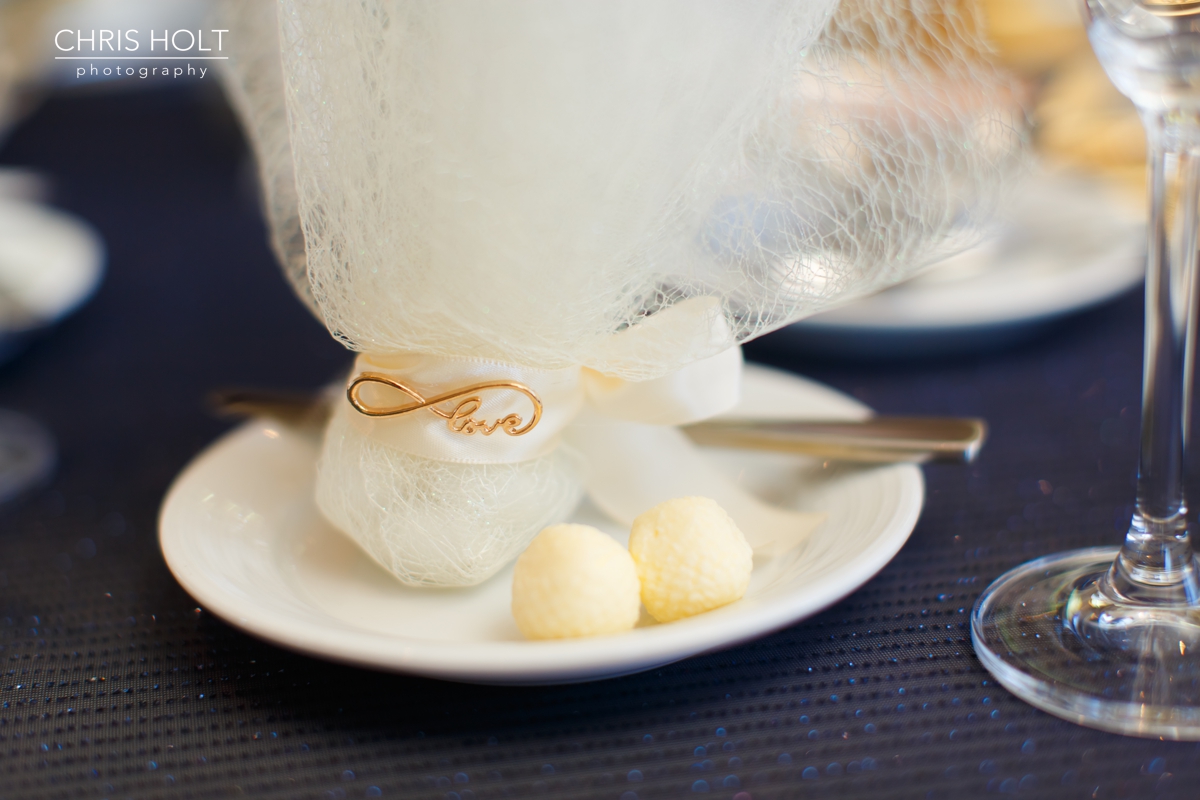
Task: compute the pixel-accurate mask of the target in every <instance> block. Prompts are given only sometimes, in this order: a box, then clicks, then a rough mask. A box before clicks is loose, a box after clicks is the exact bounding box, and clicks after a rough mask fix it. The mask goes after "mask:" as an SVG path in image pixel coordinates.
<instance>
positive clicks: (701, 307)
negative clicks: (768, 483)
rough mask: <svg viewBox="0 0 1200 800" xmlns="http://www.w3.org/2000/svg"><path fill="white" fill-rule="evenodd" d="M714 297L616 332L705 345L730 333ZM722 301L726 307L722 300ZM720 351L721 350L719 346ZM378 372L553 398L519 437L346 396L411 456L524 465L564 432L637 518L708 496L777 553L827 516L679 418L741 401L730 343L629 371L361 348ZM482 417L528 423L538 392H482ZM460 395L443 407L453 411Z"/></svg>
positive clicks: (390, 392)
mask: <svg viewBox="0 0 1200 800" xmlns="http://www.w3.org/2000/svg"><path fill="white" fill-rule="evenodd" d="M709 301H711V298H697V299H696V300H694V301H688V302H687V303H681V304H680V305H678V306H675V307H674V308H672V309H670V310H668V311H664V312H662V313H661V314H658V315H655V317H652V318H651V319H655V318H657V319H655V324H654V326H652V327H653V330H651V329H650V328H651V326H646V327H645V328H643V326H642V325H637V326H633V327H632V328H629V329H626V330H625V331H622V332H621V333H620V334H617V335H616V336H614V337H613V338H614V339H615V340H617V342H616V343H615V344H618V345H619V346H620V347H621V348H623V349H624V348H628V352H632V353H636V352H637V346H638V344H639V341H638V340H639V338H641V337H647V338H653V339H654V340H656V341H658V342H661V340H662V338H663V331H664V330H667V331H671V332H672V333H674V334H675V335H676V336H680V334H679V332H680V331H681V330H686V329H688V328H690V329H691V330H692V331H693V333H701V334H702V335H700V336H693V337H692V339H691V341H692V342H696V341H698V340H699V341H700V342H701V344H702V345H703V346H708V344H710V343H712V342H714V341H716V342H720V341H721V340H722V339H724V341H725V342H728V341H729V338H730V337H729V333H728V327H727V326H726V325H725V321H724V317H723V315H720V314H716V313H713V312H714V309H713V303H712V302H709ZM716 310H718V311H719V308H718V309H716ZM710 352H711V350H710ZM362 373H374V374H377V375H382V376H386V377H387V378H389V379H391V380H394V381H397V382H399V383H401V384H403V385H404V386H406V387H409V388H410V389H412V390H413V391H415V392H416V393H417V394H419V395H420V396H421V397H424V398H431V397H436V396H438V395H439V394H444V393H446V392H451V391H455V390H457V389H460V388H462V387H465V386H470V385H472V384H478V383H485V382H496V381H514V382H517V383H520V384H522V385H523V386H526V387H528V388H529V389H530V390H532V392H534V393H535V394H536V395H537V397H538V399H539V400H540V402H541V405H542V412H541V418H540V420H539V421H538V424H537V425H536V426H534V427H533V428H532V429H530V430H529V431H528V432H527V433H525V434H522V435H520V436H512V435H509V434H508V433H506V432H505V431H504V430H500V429H498V430H495V431H494V432H493V433H491V434H490V435H486V436H485V435H483V434H482V433H479V432H476V433H474V434H471V435H466V434H464V433H461V432H456V431H455V430H453V428H452V426H450V425H449V424H448V420H447V419H446V418H445V417H444V416H439V415H438V414H436V413H434V412H433V411H431V410H430V409H428V408H423V409H419V410H416V411H412V412H408V413H405V414H402V415H399V416H390V417H370V416H366V415H364V414H362V413H360V412H359V411H357V410H355V409H354V407H353V406H352V405H351V404H350V403H349V402H348V401H347V400H345V399H343V400H342V401H341V402H339V403H338V404H337V408H336V410H335V412H334V413H336V414H342V415H344V416H345V417H346V418H347V419H348V420H349V421H350V422H351V424H353V425H355V426H357V427H358V428H360V429H361V430H362V431H363V433H364V434H365V435H366V436H368V437H370V438H372V439H374V440H375V441H378V442H381V443H383V444H386V445H388V446H391V447H393V448H395V449H397V450H400V451H402V452H405V453H410V454H412V455H417V456H421V457H424V458H429V459H434V460H439V461H456V462H462V463H476V464H486V463H493V464H494V463H516V462H521V461H528V460H531V459H534V458H538V457H540V456H543V455H546V454H547V453H549V452H550V451H552V450H553V449H554V448H555V447H556V446H557V445H558V444H559V441H560V440H561V439H562V438H564V435H565V438H566V440H567V441H568V442H569V444H571V445H572V446H573V447H574V448H576V449H577V450H578V451H580V452H581V453H582V455H583V456H584V458H585V460H586V462H587V464H588V473H587V476H586V484H587V489H588V492H589V494H590V495H591V497H592V499H593V501H594V502H595V503H596V504H597V505H598V506H599V507H600V508H601V509H603V510H604V511H605V512H606V513H608V514H609V515H610V516H612V517H613V518H614V519H615V520H617V521H618V522H621V523H623V524H629V523H631V522H632V521H633V519H634V517H636V516H638V515H639V514H641V513H642V512H644V511H646V510H647V509H649V508H651V507H652V506H655V505H657V504H658V503H661V502H663V501H664V500H669V499H671V498H674V497H683V496H690V495H699V496H704V497H710V498H712V499H714V500H716V501H717V503H718V504H720V505H721V506H722V507H723V508H724V509H725V510H726V511H727V512H728V513H729V515H730V516H731V517H732V518H733V519H734V521H735V522H736V523H737V525H738V527H739V528H740V529H741V530H742V531H743V533H744V534H745V535H746V538H747V540H748V541H749V542H750V545H751V546H752V547H754V548H755V551H756V553H758V554H759V555H766V556H771V555H778V554H779V553H782V552H785V551H786V550H789V549H791V548H792V547H794V546H795V545H796V544H798V543H799V542H800V541H801V540H803V538H805V537H806V536H807V535H808V534H809V533H811V532H812V530H813V529H814V528H816V526H817V525H819V524H820V522H821V520H823V519H824V515H814V514H806V513H801V512H796V511H789V510H786V509H782V508H777V507H774V506H770V505H768V504H766V503H763V502H762V501H760V500H758V499H757V498H755V497H754V496H753V495H751V494H749V493H747V492H746V491H745V490H743V489H741V488H740V487H738V486H737V485H736V484H735V483H734V482H733V481H731V480H729V479H728V478H726V477H725V476H724V475H723V474H721V473H720V472H719V471H718V470H717V469H716V467H715V466H713V465H712V464H711V463H710V462H709V461H708V459H707V458H705V457H704V455H703V453H702V452H701V451H700V450H699V448H697V447H696V446H695V445H693V444H692V443H691V441H690V440H689V439H688V438H687V437H686V436H685V435H684V434H683V433H682V432H681V431H679V430H678V429H677V428H675V427H674V426H676V425H683V424H687V423H690V422H695V421H698V420H701V419H706V418H708V417H712V416H715V415H717V414H720V413H722V412H725V411H728V410H729V409H731V408H733V406H735V405H736V404H737V402H738V400H739V398H740V396H741V383H742V382H741V375H742V354H741V349H740V348H739V347H736V346H733V347H728V348H726V349H724V350H722V351H721V352H718V353H717V354H716V355H711V356H708V357H706V358H700V359H698V360H695V361H693V362H692V363H690V364H688V365H686V366H684V367H682V368H681V369H679V370H677V371H675V372H673V373H670V374H668V375H666V376H664V377H661V378H657V379H654V380H648V381H640V382H635V381H626V380H622V379H619V378H614V377H611V376H606V375H602V374H601V373H599V372H595V371H593V370H590V369H586V368H582V367H571V368H567V369H559V370H538V369H529V368H526V367H519V366H515V365H512V364H505V363H501V362H492V361H485V360H479V359H459V358H447V357H443V356H428V355H420V354H411V353H409V354H401V355H395V356H386V357H384V356H379V355H370V354H362V355H360V356H359V357H358V359H357V361H356V362H355V374H356V375H357V374H362ZM372 391H374V392H376V393H377V394H376V399H375V400H374V401H372V403H371V404H372V405H381V406H387V405H406V404H408V403H410V402H412V400H411V398H410V397H408V396H406V395H404V394H403V393H402V392H400V391H399V390H397V389H394V388H390V387H380V386H373V387H372ZM479 397H480V404H479V406H478V408H477V409H476V410H475V411H474V412H473V414H472V416H473V417H474V418H477V419H479V420H481V421H484V422H488V423H490V422H493V421H495V420H498V419H501V418H503V417H504V416H505V415H507V414H518V415H520V416H521V417H522V419H523V420H525V421H528V420H529V419H530V416H529V415H530V414H531V413H532V407H531V404H530V400H529V398H528V397H526V396H524V395H523V394H521V393H519V392H516V391H512V390H490V391H487V392H480V393H479ZM453 405H454V403H453V401H447V402H446V404H445V406H440V405H439V407H441V408H443V410H444V411H448V410H450V409H451V408H452V407H453Z"/></svg>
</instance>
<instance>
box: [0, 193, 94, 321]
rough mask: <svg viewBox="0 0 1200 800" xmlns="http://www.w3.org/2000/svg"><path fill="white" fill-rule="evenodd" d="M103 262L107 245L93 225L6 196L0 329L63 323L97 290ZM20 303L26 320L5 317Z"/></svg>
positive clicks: (0, 217) (0, 232) (0, 238)
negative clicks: (67, 316) (4, 310)
mask: <svg viewBox="0 0 1200 800" xmlns="http://www.w3.org/2000/svg"><path fill="white" fill-rule="evenodd" d="M103 266H104V245H103V243H102V241H101V239H100V236H99V234H97V233H96V232H95V231H94V230H92V228H91V226H90V225H88V224H87V223H85V222H83V221H82V220H80V219H78V218H77V217H75V216H73V215H71V214H67V213H64V212H62V211H58V210H55V209H53V208H49V207H47V206H43V205H39V204H37V203H31V202H27V201H25V200H21V199H16V198H10V197H0V294H2V295H3V297H4V302H3V303H2V304H0V331H4V332H5V333H9V332H12V331H13V329H14V326H15V328H16V329H17V330H24V329H30V328H42V327H46V326H48V325H51V324H53V323H55V322H57V321H59V320H60V319H62V318H63V317H65V316H66V315H67V314H69V313H71V312H72V311H74V310H75V309H76V308H78V307H79V305H80V304H82V303H83V302H84V301H85V300H86V299H87V298H88V297H89V296H91V294H92V292H94V291H95V290H96V286H97V285H98V284H99V282H100V276H101V274H102V272H103ZM14 304H15V305H17V306H20V307H21V308H22V309H23V310H24V314H25V315H27V318H26V319H24V320H20V321H17V320H9V319H5V318H4V317H3V316H2V313H4V312H3V309H5V308H8V307H9V306H10V305H14Z"/></svg>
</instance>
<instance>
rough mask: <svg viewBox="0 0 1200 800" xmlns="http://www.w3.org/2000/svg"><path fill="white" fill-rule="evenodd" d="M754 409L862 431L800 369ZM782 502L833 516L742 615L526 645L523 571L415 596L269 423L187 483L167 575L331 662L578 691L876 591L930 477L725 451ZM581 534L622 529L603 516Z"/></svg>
mask: <svg viewBox="0 0 1200 800" xmlns="http://www.w3.org/2000/svg"><path fill="white" fill-rule="evenodd" d="M745 395H746V400H745V401H744V408H743V411H742V413H746V414H758V415H761V414H762V413H763V412H764V411H765V410H768V409H770V408H776V409H777V408H779V407H781V406H787V407H791V408H803V409H806V410H808V411H811V414H812V415H813V416H814V417H824V418H832V417H841V418H859V417H862V416H863V415H864V414H866V413H867V409H866V408H865V407H864V406H862V405H861V404H860V403H858V402H856V401H854V400H852V399H850V398H848V397H846V396H845V395H842V394H840V393H838V392H835V391H833V390H832V389H829V388H827V387H824V386H821V385H820V384H816V383H813V382H810V381H805V380H802V379H800V378H796V377H793V376H790V375H786V374H784V373H779V372H773V371H770V370H766V369H762V368H755V367H751V368H748V369H747V374H746V385H745ZM710 452H711V454H712V457H713V458H715V459H717V460H718V461H719V463H721V464H723V465H724V466H725V467H726V468H727V469H728V470H730V471H731V473H732V474H733V475H735V476H737V477H739V479H740V480H741V481H743V483H744V485H746V486H747V487H748V488H751V489H753V490H754V491H756V492H757V493H758V494H760V495H761V496H763V497H764V498H766V499H769V500H771V501H772V502H776V503H779V504H790V505H793V506H795V507H797V508H802V509H808V510H821V511H827V512H829V515H830V518H829V520H828V521H827V522H826V523H825V524H824V525H823V526H822V527H821V528H820V529H819V530H818V531H817V532H816V533H815V534H813V536H812V537H811V538H810V539H809V540H808V541H807V542H805V543H804V544H802V545H801V546H800V547H798V548H797V549H796V550H794V551H792V552H790V553H788V554H786V555H784V556H781V557H779V558H776V559H773V560H770V561H767V562H765V563H756V564H755V569H754V575H753V578H752V580H751V584H750V589H749V591H748V592H747V594H746V597H745V598H744V599H742V600H740V601H739V602H737V603H734V604H732V605H729V606H726V607H724V608H720V609H717V610H715V611H710V612H708V613H706V614H701V615H699V616H696V617H692V618H690V619H686V620H681V621H679V622H673V623H670V624H667V625H657V624H654V623H653V622H652V621H650V620H648V619H646V620H644V623H643V624H640V625H639V627H638V628H636V629H634V630H633V631H631V632H629V633H625V634H620V635H616V636H606V637H598V638H593V639H574V640H567V641H551V642H545V641H543V642H530V641H525V640H523V639H522V637H521V634H520V633H519V632H518V631H517V628H516V625H515V624H514V623H513V621H512V617H511V615H510V614H509V597H510V592H511V568H509V569H508V570H505V571H504V572H502V573H500V574H499V575H497V576H496V577H494V578H492V579H491V580H489V581H487V582H486V583H484V584H482V585H480V586H476V587H472V588H469V589H411V588H408V587H405V586H403V585H401V584H399V583H397V582H396V581H395V580H393V579H392V578H391V577H390V576H389V575H388V574H387V573H386V572H384V571H383V569H382V568H380V567H379V566H377V565H376V564H375V563H374V562H373V561H372V560H371V559H370V558H369V557H368V556H367V555H365V554H364V553H363V552H362V551H360V550H359V549H358V548H357V546H355V545H354V544H353V543H352V542H351V541H350V540H349V539H347V538H345V537H344V536H342V535H341V534H340V533H338V532H337V531H336V530H335V529H333V528H331V527H330V526H329V525H328V523H326V522H325V521H324V519H323V518H322V517H321V515H320V514H319V513H318V511H317V509H316V508H315V506H314V505H313V501H312V495H313V478H314V461H315V459H316V455H317V443H316V442H315V441H314V440H313V439H312V438H309V437H307V436H304V435H302V434H298V433H295V432H293V431H289V430H288V429H287V428H284V427H281V426H278V425H275V424H272V423H267V422H254V423H249V424H247V425H244V426H242V427H241V428H238V429H237V430H235V431H233V432H231V433H229V434H227V435H226V436H224V437H223V438H221V439H220V440H219V441H217V442H216V443H215V444H213V445H212V446H210V447H209V448H208V449H207V450H205V451H204V452H203V453H201V454H200V455H199V456H198V457H197V458H196V459H195V461H193V462H192V464H191V465H190V466H188V468H187V469H186V470H184V472H183V473H182V474H181V475H180V476H179V477H178V478H177V479H176V480H175V484H174V485H173V486H172V487H171V490H170V492H169V493H168V494H167V499H166V501H165V503H164V504H163V509H162V514H161V517H160V520H159V540H160V543H161V545H162V550H163V555H164V556H165V557H166V561H167V565H168V566H169V567H170V568H171V571H172V572H173V573H174V574H175V577H176V578H178V579H179V582H180V583H181V584H182V585H183V587H184V588H185V589H186V590H187V591H188V592H189V593H190V594H191V595H192V596H193V597H195V598H196V600H197V601H199V603H200V604H201V605H202V606H204V607H205V608H207V609H208V610H209V611H211V612H213V613H215V614H217V615H219V616H221V617H223V618H224V619H226V620H227V621H229V622H231V623H233V624H234V625H237V626H238V627H240V628H242V629H244V630H246V631H248V632H249V633H252V634H254V635H256V636H261V637H262V638H264V639H268V640H270V641H272V642H275V643H277V644H280V645H283V646H285V647H291V648H295V649H297V650H301V651H304V652H307V653H311V654H313V655H316V656H321V657H323V658H330V659H334V660H337V661H345V662H350V663H354V664H361V665H365V666H370V667H378V668H382V669H389V670H397V671H401V672H409V673H414V674H418V675H426V676H430V677H436V678H445V679H449V680H459V681H471V682H480V683H512V684H521V683H524V684H531V683H532V684H537V683H564V682H571V681H583V680H591V679H595V678H604V677H612V676H616V675H624V674H627V673H631V672H637V671H640V670H644V669H650V668H651V667H655V666H658V665H661V664H665V663H669V662H671V661H677V660H679V659H681V658H686V657H687V656H690V655H694V654H696V653H701V652H704V651H708V650H716V649H719V648H722V647H728V646H729V645H732V644H735V643H737V642H741V641H745V640H747V639H752V638H754V637H756V636H761V635H762V634H765V633H767V632H769V631H773V630H776V629H778V628H781V627H783V626H785V625H789V624H791V623H793V622H796V621H797V620H800V619H803V618H804V617H807V616H809V615H811V614H814V613H816V612H817V611H820V610H821V609H823V608H826V607H827V606H829V605H830V604H832V603H834V602H836V601H838V600H839V599H841V598H842V597H845V596H846V595H847V594H849V593H850V592H852V591H854V590H855V589H856V588H858V587H859V586H861V585H862V584H863V583H864V582H866V581H867V580H868V579H870V578H871V576H872V575H874V574H875V573H876V572H877V571H879V569H880V568H882V567H883V565H884V564H886V563H887V562H888V561H889V560H890V559H891V558H892V556H894V555H895V554H896V551H898V550H899V549H900V546H901V545H903V544H904V542H905V540H907V539H908V536H909V534H910V533H911V532H912V529H913V526H914V525H915V524H916V522H917V517H918V515H919V514H920V511H921V504H922V502H923V499H924V483H923V481H922V477H921V472H920V470H919V469H918V468H917V467H915V466H912V465H889V466H884V467H872V468H848V467H827V466H824V465H823V464H821V463H820V462H817V461H813V460H809V459H801V458H799V457H791V456H785V455H779V454H763V453H745V452H735V451H724V450H711V451H710ZM576 520H578V521H583V522H587V523H589V524H594V525H596V526H597V527H600V528H602V529H605V530H608V531H609V532H610V533H612V534H613V535H614V536H616V537H617V538H619V539H621V540H622V541H625V540H626V537H627V535H628V532H622V531H620V530H618V529H617V527H616V526H615V525H614V524H612V523H610V522H609V521H608V520H607V519H606V518H605V517H603V516H601V515H600V514H599V512H597V511H596V510H595V509H594V508H592V507H589V506H587V505H586V504H585V507H584V508H582V509H580V511H579V512H578V513H577V515H576Z"/></svg>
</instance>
